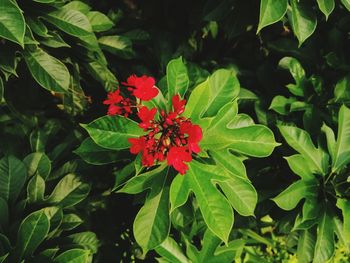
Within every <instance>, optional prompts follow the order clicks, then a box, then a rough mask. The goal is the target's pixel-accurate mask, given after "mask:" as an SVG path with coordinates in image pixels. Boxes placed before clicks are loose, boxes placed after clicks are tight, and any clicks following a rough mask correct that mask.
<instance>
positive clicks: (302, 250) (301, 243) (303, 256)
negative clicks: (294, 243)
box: [297, 229, 316, 263]
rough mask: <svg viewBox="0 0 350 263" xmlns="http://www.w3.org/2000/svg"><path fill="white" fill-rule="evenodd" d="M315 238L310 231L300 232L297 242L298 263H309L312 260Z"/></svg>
mask: <svg viewBox="0 0 350 263" xmlns="http://www.w3.org/2000/svg"><path fill="white" fill-rule="evenodd" d="M315 243H316V237H315V235H314V234H313V233H312V230H310V229H307V230H301V232H300V235H299V240H298V250H297V256H298V262H300V263H309V262H311V261H312V259H313V255H314V249H315Z"/></svg>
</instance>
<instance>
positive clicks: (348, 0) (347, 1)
mask: <svg viewBox="0 0 350 263" xmlns="http://www.w3.org/2000/svg"><path fill="white" fill-rule="evenodd" d="M340 2H341V3H342V4H343V5H344V6H345V8H346V9H347V10H348V11H350V0H340Z"/></svg>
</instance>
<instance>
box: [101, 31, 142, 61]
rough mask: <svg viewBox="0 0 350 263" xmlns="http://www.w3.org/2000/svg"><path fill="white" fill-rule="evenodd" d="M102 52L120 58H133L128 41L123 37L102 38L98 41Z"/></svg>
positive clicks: (133, 54)
mask: <svg viewBox="0 0 350 263" xmlns="http://www.w3.org/2000/svg"><path fill="white" fill-rule="evenodd" d="M98 42H99V44H100V46H101V48H102V49H103V50H106V51H108V52H110V53H112V54H114V55H117V56H119V57H121V58H125V59H128V58H133V57H134V56H135V52H134V50H133V48H132V42H131V41H130V39H128V38H127V37H124V36H103V37H101V38H99V39H98Z"/></svg>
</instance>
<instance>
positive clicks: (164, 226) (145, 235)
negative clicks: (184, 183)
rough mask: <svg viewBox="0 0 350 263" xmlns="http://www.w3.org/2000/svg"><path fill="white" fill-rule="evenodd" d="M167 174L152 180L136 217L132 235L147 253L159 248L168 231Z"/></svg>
mask: <svg viewBox="0 0 350 263" xmlns="http://www.w3.org/2000/svg"><path fill="white" fill-rule="evenodd" d="M167 179H168V174H166V175H165V176H158V177H157V178H156V179H155V180H153V183H152V188H151V191H150V193H149V194H148V196H147V198H146V201H145V204H144V206H143V207H142V208H141V209H140V211H139V212H138V214H137V215H136V218H135V221H134V227H133V229H134V235H135V239H136V241H137V243H138V244H139V245H140V246H141V247H142V248H143V249H144V250H145V251H148V250H150V249H153V248H155V247H157V246H159V245H160V244H161V243H163V242H164V240H165V239H166V238H167V236H168V234H169V230H170V216H169V185H167Z"/></svg>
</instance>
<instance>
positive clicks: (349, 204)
mask: <svg viewBox="0 0 350 263" xmlns="http://www.w3.org/2000/svg"><path fill="white" fill-rule="evenodd" d="M337 207H339V208H340V209H341V210H342V214H343V230H342V232H343V233H344V237H345V239H346V242H347V243H348V244H350V201H349V200H347V199H340V198H339V199H337Z"/></svg>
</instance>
